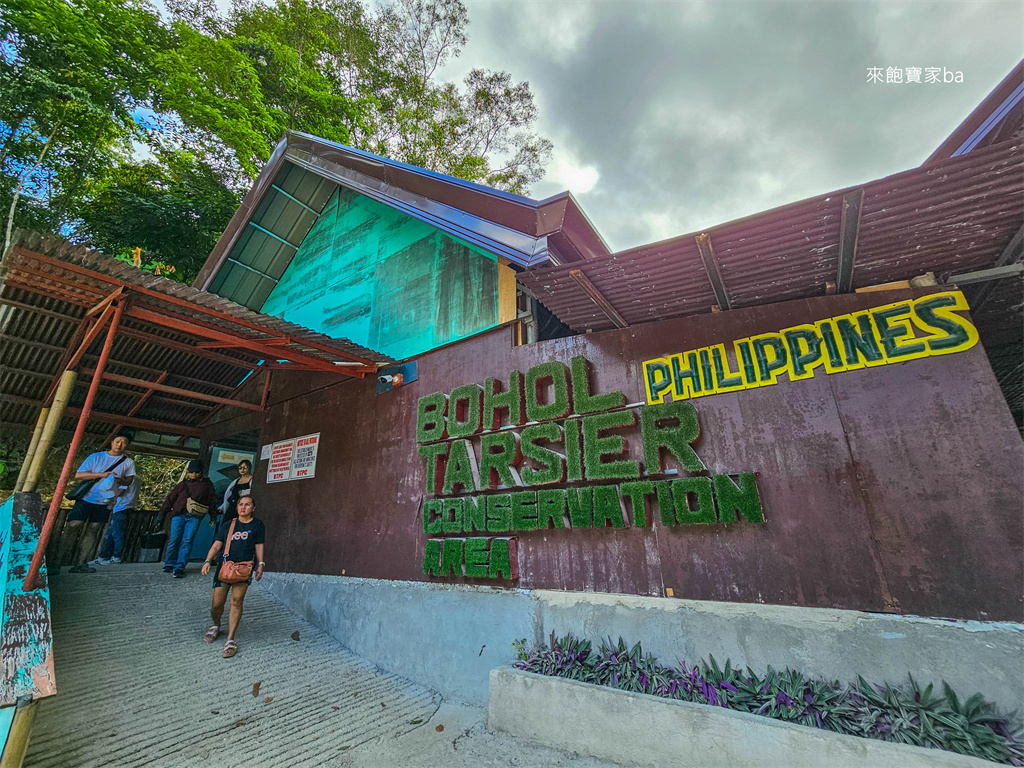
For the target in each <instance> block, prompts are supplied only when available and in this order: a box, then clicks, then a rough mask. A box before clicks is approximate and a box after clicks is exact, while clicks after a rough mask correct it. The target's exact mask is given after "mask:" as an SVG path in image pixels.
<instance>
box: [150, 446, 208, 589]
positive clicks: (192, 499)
mask: <svg viewBox="0 0 1024 768" xmlns="http://www.w3.org/2000/svg"><path fill="white" fill-rule="evenodd" d="M186 471H187V473H188V476H187V477H186V478H185V479H184V480H182V481H181V482H180V483H178V484H177V485H176V486H174V489H173V490H172V491H171V492H170V493H169V494H167V498H166V499H165V500H164V503H163V505H162V506H161V507H160V514H161V518H160V525H159V527H163V520H164V519H165V518H166V516H167V515H168V514H170V515H171V534H170V538H169V541H168V542H167V554H166V555H165V556H164V573H173V574H174V578H176V579H183V578H185V564H186V563H187V562H188V553H189V551H190V550H191V549H192V540H193V539H195V537H196V531H198V530H199V523H200V521H202V519H203V518H204V517H206V515H207V513H208V512H209V511H210V507H212V506H213V502H214V497H215V496H216V491H215V490H214V488H213V483H212V482H210V478H208V477H203V462H201V461H199V460H198V459H193V460H192V461H190V462H189V463H188V468H187V470H186Z"/></svg>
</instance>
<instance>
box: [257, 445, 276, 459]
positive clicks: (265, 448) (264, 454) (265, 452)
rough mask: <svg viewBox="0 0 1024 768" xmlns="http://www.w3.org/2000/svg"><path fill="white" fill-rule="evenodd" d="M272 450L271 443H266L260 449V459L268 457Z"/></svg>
mask: <svg viewBox="0 0 1024 768" xmlns="http://www.w3.org/2000/svg"><path fill="white" fill-rule="evenodd" d="M273 450H274V444H273V443H267V444H266V445H264V446H263V447H262V448H261V449H260V461H265V460H266V459H269V458H270V453H271V451H273Z"/></svg>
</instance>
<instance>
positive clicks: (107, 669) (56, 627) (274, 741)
mask: <svg viewBox="0 0 1024 768" xmlns="http://www.w3.org/2000/svg"><path fill="white" fill-rule="evenodd" d="M51 590H52V602H53V635H54V651H53V653H54V659H55V663H56V678H57V695H56V696H55V697H52V698H50V699H48V700H45V701H42V702H41V703H40V705H39V706H40V708H39V714H38V717H37V720H36V725H35V729H34V731H33V735H32V743H31V746H30V748H29V752H28V756H27V758H26V760H25V765H26V766H29V767H30V768H44V767H45V766H53V768H69V766H146V768H157V767H158V768H174V767H176V766H195V765H197V764H200V765H203V764H208V765H216V766H218V767H224V768H230V767H231V766H252V765H265V766H289V768H299V767H300V766H325V765H335V764H342V763H345V762H348V760H346V758H349V759H351V758H352V757H355V756H356V755H355V754H352V753H353V752H355V753H358V751H359V750H360V746H362V745H367V744H369V743H370V742H375V741H378V740H380V739H381V738H382V737H392V738H394V737H400V736H402V735H403V734H406V733H408V732H410V731H413V730H416V729H417V728H427V727H433V726H432V725H428V721H429V720H430V719H431V717H432V716H433V715H434V713H435V712H436V711H437V709H438V707H439V705H440V697H439V696H438V695H437V694H435V693H434V692H433V691H431V690H429V689H427V688H424V687H422V686H418V685H416V684H413V683H410V682H409V681H407V680H404V679H402V678H399V677H396V676H394V675H389V674H385V673H383V672H381V671H380V670H379V669H377V668H376V667H374V666H373V665H371V664H369V663H367V662H366V661H364V660H362V659H360V658H359V657H356V656H354V655H352V654H351V653H349V652H348V651H346V650H345V649H344V648H343V647H342V646H341V645H339V644H338V642H337V641H335V640H333V639H331V638H330V637H329V636H328V635H326V634H325V633H324V632H322V631H320V630H319V629H317V628H315V627H314V626H312V625H310V624H308V623H307V622H305V621H302V620H301V619H299V618H297V617H296V616H295V615H294V614H293V613H291V612H290V611H289V610H288V609H286V608H285V607H283V606H282V605H281V604H280V603H278V602H277V601H275V600H274V599H273V598H272V597H270V596H269V595H268V594H267V593H266V592H264V591H263V590H262V589H261V587H260V585H258V584H254V585H253V586H252V587H250V589H249V593H248V594H247V595H246V599H245V615H244V617H243V619H242V624H241V628H240V630H239V632H238V635H237V640H238V643H239V652H238V655H237V656H235V657H234V658H232V659H224V658H222V657H221V650H222V648H223V635H222V637H221V639H220V640H218V642H216V643H213V644H207V643H204V642H203V641H202V634H203V632H204V630H205V629H206V627H207V626H208V625H209V615H208V610H209V602H210V597H211V580H210V579H209V578H201V577H200V576H199V575H198V568H197V566H195V565H190V566H189V574H188V576H187V577H186V578H185V579H180V580H178V579H172V578H171V576H170V575H169V574H165V573H162V572H160V565H159V564H145V565H143V564H138V565H110V566H105V567H103V566H101V567H99V569H98V572H97V573H94V574H82V575H77V574H68V573H67V571H66V570H65V573H64V575H63V576H60V577H57V578H54V579H53V583H52V585H51ZM223 626H224V627H226V626H227V611H225V618H224V622H223ZM296 631H298V632H299V640H298V641H295V640H293V639H292V633H293V632H296ZM395 631H396V632H401V631H403V630H402V628H401V627H395ZM256 683H259V684H260V685H259V690H258V694H257V695H255V696H254V695H253V690H254V685H255V684H256Z"/></svg>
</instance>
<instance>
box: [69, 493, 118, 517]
mask: <svg viewBox="0 0 1024 768" xmlns="http://www.w3.org/2000/svg"><path fill="white" fill-rule="evenodd" d="M109 515H110V510H109V509H107V505H106V504H93V503H92V502H90V501H83V500H82V499H79V500H78V501H76V502H75V506H73V507H72V508H71V511H70V512H68V520H84V521H85V522H87V523H105V522H107V517H108V516H109Z"/></svg>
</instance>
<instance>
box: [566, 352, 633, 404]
mask: <svg viewBox="0 0 1024 768" xmlns="http://www.w3.org/2000/svg"><path fill="white" fill-rule="evenodd" d="M569 364H570V367H571V371H572V402H573V410H574V411H575V412H576V413H597V412H599V411H610V410H612V409H613V408H621V407H622V406H624V405H625V404H626V396H625V395H624V394H622V392H607V393H605V394H603V395H592V394H590V370H591V368H592V367H593V366H592V365H591V364H590V361H589V360H587V359H586V358H585V357H583V356H577V357H574V358H573V359H572V360H570V361H569Z"/></svg>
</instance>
